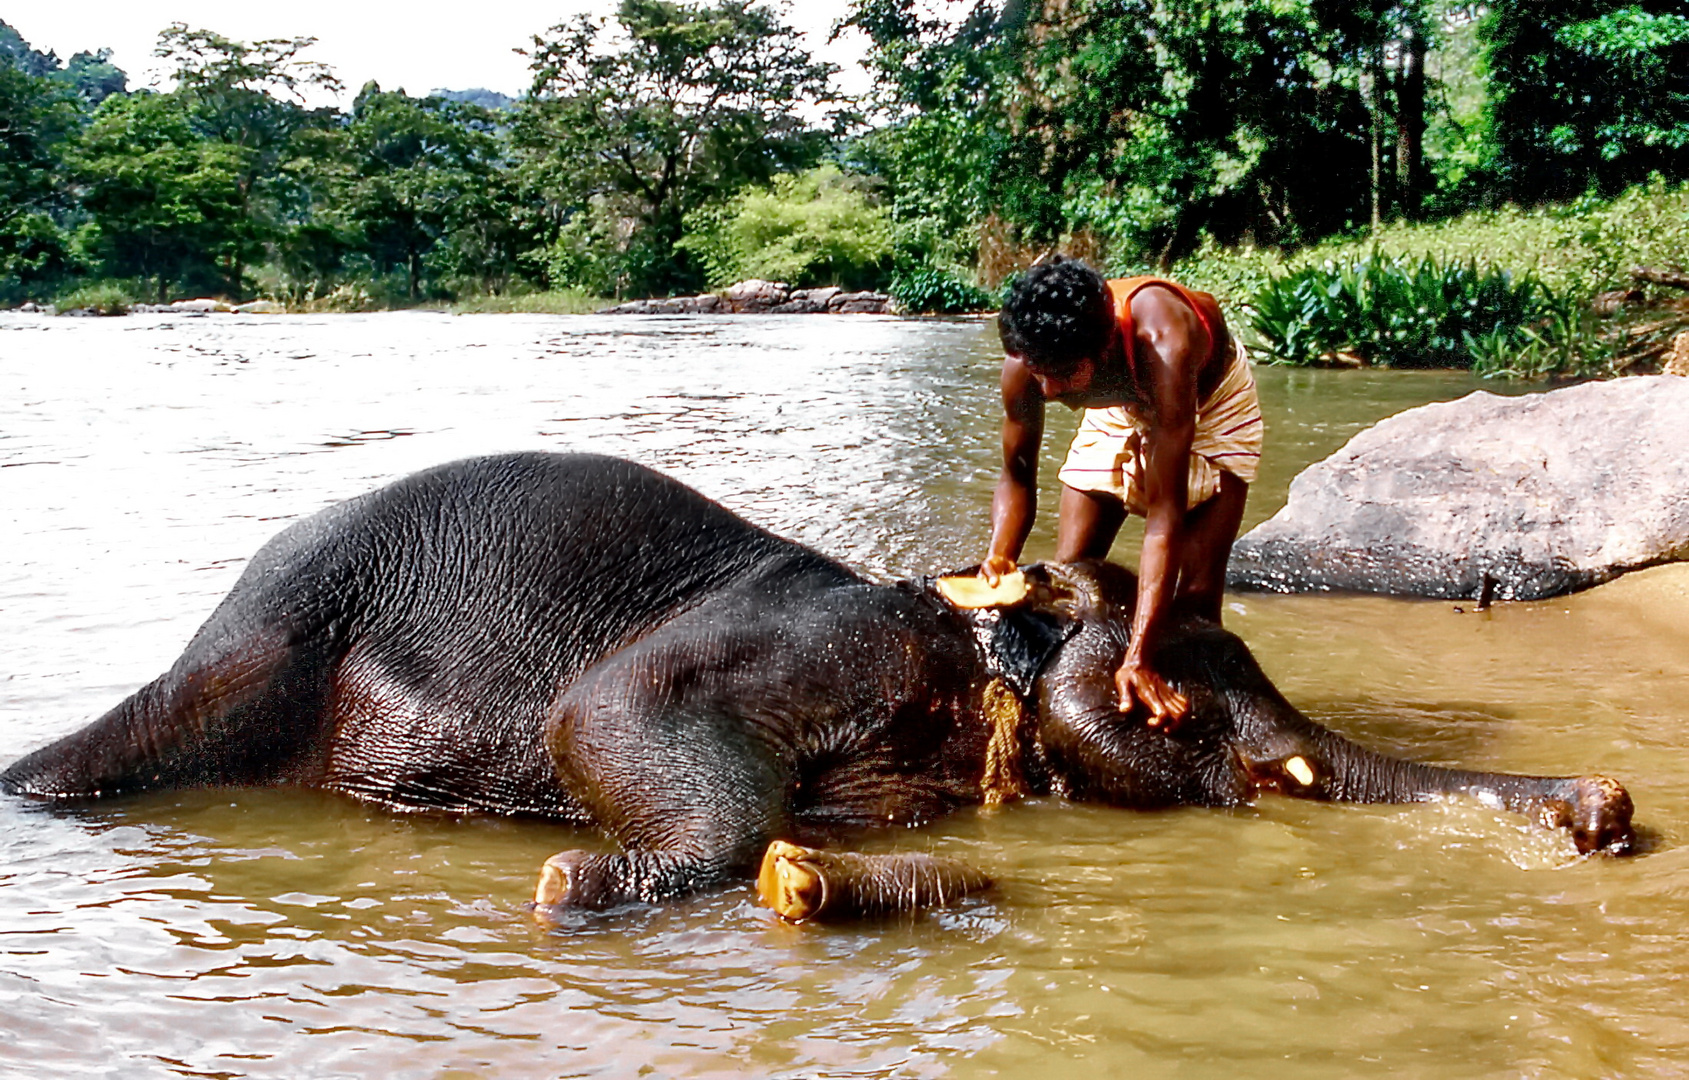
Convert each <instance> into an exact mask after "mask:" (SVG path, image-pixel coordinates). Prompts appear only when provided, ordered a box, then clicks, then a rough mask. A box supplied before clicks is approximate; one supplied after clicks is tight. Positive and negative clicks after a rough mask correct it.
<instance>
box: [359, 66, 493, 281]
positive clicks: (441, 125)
mask: <svg viewBox="0 0 1689 1080" xmlns="http://www.w3.org/2000/svg"><path fill="white" fill-rule="evenodd" d="M347 150H348V153H349V156H350V160H351V169H352V171H353V174H354V177H353V179H352V180H351V181H350V183H349V184H347V185H346V188H345V191H344V198H345V204H346V207H347V215H348V217H349V219H350V220H351V221H352V222H353V223H355V224H356V225H357V226H358V228H359V229H360V230H361V233H362V238H363V241H364V244H363V250H364V251H365V252H366V253H367V254H368V256H369V258H370V260H371V261H372V262H373V264H374V267H375V270H376V272H377V273H385V272H387V271H389V270H391V269H394V268H399V269H402V270H403V271H404V273H405V275H406V287H405V291H406V295H407V296H408V297H409V298H410V299H412V300H415V299H418V298H420V297H421V295H422V284H423V275H424V268H425V264H427V265H430V266H431V267H432V268H433V269H436V270H438V271H440V272H442V273H443V274H444V275H446V276H453V275H457V276H468V275H470V274H475V273H484V274H485V275H486V277H488V278H492V279H493V280H495V281H497V280H499V279H500V278H501V277H508V274H509V268H510V266H511V265H512V264H513V263H514V261H515V258H516V254H517V251H516V249H517V246H518V244H517V242H516V241H515V240H514V239H513V238H512V237H511V236H510V235H509V231H510V230H509V225H510V221H511V216H512V215H511V212H510V210H509V207H508V206H507V205H506V203H507V201H508V195H509V192H508V190H507V185H506V184H505V183H503V182H502V181H503V180H504V178H503V177H502V176H501V175H500V174H499V170H498V168H497V164H498V155H499V148H498V144H497V141H496V140H495V138H494V136H493V133H492V121H491V117H490V115H489V114H488V112H487V111H486V110H485V109H483V108H481V107H480V106H478V105H469V104H464V103H462V102H456V101H447V100H445V99H443V98H434V97H430V98H413V97H410V96H408V95H406V94H405V93H404V92H402V91H400V92H398V93H387V92H384V91H382V89H381V88H380V87H379V86H377V85H376V84H375V83H369V84H368V85H366V86H365V87H364V88H363V90H362V91H361V92H360V93H359V94H358V98H357V100H356V101H355V102H354V103H353V105H352V117H351V123H350V125H348V128H347Z"/></svg>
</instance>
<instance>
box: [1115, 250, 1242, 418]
mask: <svg viewBox="0 0 1689 1080" xmlns="http://www.w3.org/2000/svg"><path fill="white" fill-rule="evenodd" d="M1150 285H1160V286H1161V287H1163V288H1165V289H1170V290H1172V291H1173V293H1174V294H1175V295H1177V296H1178V297H1179V298H1180V299H1182V300H1183V301H1184V302H1185V303H1186V304H1188V305H1189V306H1190V309H1191V311H1193V312H1195V313H1196V320H1197V322H1199V323H1201V324H1202V331H1203V333H1205V334H1207V335H1208V359H1207V360H1206V361H1204V362H1203V365H1202V371H1201V373H1200V375H1199V376H1198V378H1197V382H1198V383H1200V384H1202V385H1201V386H1200V390H1201V393H1200V394H1199V398H1200V397H1205V396H1207V393H1208V392H1209V391H1210V390H1212V389H1213V388H1214V385H1215V384H1216V383H1218V382H1219V372H1221V371H1223V370H1225V366H1224V365H1223V364H1222V365H1216V364H1215V362H1214V361H1215V360H1216V359H1217V358H1218V357H1219V354H1220V351H1221V350H1222V349H1223V348H1224V346H1225V339H1223V338H1222V337H1221V336H1220V335H1219V334H1216V333H1215V332H1214V328H1215V327H1224V326H1225V324H1226V320H1225V317H1224V316H1223V315H1221V314H1220V302H1219V301H1218V300H1216V299H1214V297H1213V296H1212V295H1211V294H1209V293H1205V292H1197V291H1196V290H1195V289H1187V288H1185V287H1184V286H1183V285H1180V284H1178V283H1176V282H1172V281H1168V280H1167V279H1166V278H1158V277H1147V276H1146V277H1130V278H1114V279H1112V280H1111V281H1109V283H1108V291H1109V294H1110V295H1111V296H1113V297H1114V317H1115V319H1116V321H1118V322H1119V324H1120V333H1121V335H1122V337H1123V340H1124V341H1125V342H1126V343H1127V344H1126V363H1127V364H1128V365H1130V366H1131V367H1132V369H1133V371H1134V372H1135V371H1136V370H1137V355H1136V354H1137V350H1136V349H1134V348H1133V343H1134V342H1136V341H1137V329H1138V328H1137V324H1136V323H1135V322H1134V321H1133V319H1132V297H1134V296H1136V295H1137V294H1138V293H1139V292H1140V291H1142V290H1143V289H1145V288H1147V287H1148V286H1150ZM1135 377H1136V376H1135V375H1134V378H1135Z"/></svg>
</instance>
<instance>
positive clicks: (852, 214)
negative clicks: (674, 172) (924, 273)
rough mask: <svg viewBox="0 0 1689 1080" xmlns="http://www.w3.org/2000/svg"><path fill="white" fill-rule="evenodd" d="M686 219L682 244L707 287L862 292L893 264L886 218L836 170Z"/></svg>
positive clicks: (796, 177)
mask: <svg viewBox="0 0 1689 1080" xmlns="http://www.w3.org/2000/svg"><path fill="white" fill-rule="evenodd" d="M686 221H687V227H688V232H687V234H686V235H685V236H684V237H682V238H681V241H680V246H681V247H682V248H684V249H685V250H687V251H688V252H690V253H693V254H695V255H696V256H697V257H698V258H699V260H700V261H701V262H702V264H703V266H704V268H705V271H706V273H707V275H708V280H709V285H710V286H711V287H712V288H718V287H721V286H724V285H731V284H732V283H733V282H735V281H741V280H744V279H746V278H752V277H759V278H765V279H770V280H774V281H785V282H788V283H790V284H792V285H794V286H797V287H800V288H808V287H811V286H816V285H841V286H844V287H846V288H850V289H861V288H867V287H869V286H873V285H878V284H881V279H882V278H884V277H885V274H886V271H887V269H888V268H889V262H890V259H891V253H892V237H891V220H890V217H889V215H888V214H887V212H886V211H885V209H884V208H883V207H880V206H877V205H875V203H874V202H873V200H871V199H870V197H869V193H868V191H867V190H866V186H865V184H864V182H863V180H862V178H860V177H852V176H848V175H846V174H845V173H843V172H841V171H840V169H839V167H838V166H836V165H822V166H820V167H818V168H815V169H811V170H809V171H808V172H804V173H798V174H785V175H782V176H776V177H775V178H774V181H773V183H771V184H770V185H769V186H767V187H751V188H747V189H745V190H744V191H741V192H740V193H739V194H737V195H735V196H734V197H733V198H731V199H729V200H728V201H727V203H726V204H725V205H724V206H722V207H718V208H709V209H705V210H700V211H695V212H694V213H692V214H689V215H687V219H686Z"/></svg>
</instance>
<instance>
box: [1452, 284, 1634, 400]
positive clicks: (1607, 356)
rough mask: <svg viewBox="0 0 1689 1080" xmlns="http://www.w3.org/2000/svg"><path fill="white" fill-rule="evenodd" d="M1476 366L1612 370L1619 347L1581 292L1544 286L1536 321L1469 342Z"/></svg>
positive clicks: (1517, 372)
mask: <svg viewBox="0 0 1689 1080" xmlns="http://www.w3.org/2000/svg"><path fill="white" fill-rule="evenodd" d="M1468 346H1469V351H1470V352H1471V354H1472V370H1473V371H1475V372H1477V373H1479V374H1480V375H1489V376H1505V377H1508V378H1542V377H1545V376H1551V375H1552V376H1600V375H1611V374H1612V373H1613V370H1612V361H1613V358H1614V348H1613V343H1612V341H1611V340H1609V339H1608V338H1606V337H1605V336H1604V335H1603V334H1602V333H1601V331H1600V329H1599V327H1598V326H1597V320H1596V317H1595V314H1594V312H1593V311H1591V310H1590V307H1589V304H1588V302H1587V301H1586V300H1585V299H1584V298H1583V297H1581V296H1576V295H1573V294H1570V293H1564V292H1562V293H1556V292H1554V291H1552V290H1550V289H1544V290H1543V295H1542V310H1541V312H1540V315H1539V318H1538V319H1537V321H1536V322H1534V323H1532V324H1530V325H1526V326H1523V327H1520V328H1517V329H1516V330H1507V331H1503V330H1501V329H1500V328H1498V329H1497V330H1496V331H1495V332H1493V333H1491V334H1487V335H1474V336H1473V337H1472V339H1471V340H1470V341H1469V342H1468Z"/></svg>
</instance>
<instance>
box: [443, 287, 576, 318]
mask: <svg viewBox="0 0 1689 1080" xmlns="http://www.w3.org/2000/svg"><path fill="white" fill-rule="evenodd" d="M602 307H604V298H603V297H601V296H596V295H594V294H592V293H589V292H586V291H584V290H581V289H555V290H548V291H545V292H511V293H505V294H503V295H499V296H490V295H486V294H482V295H478V296H469V297H465V298H463V299H460V300H455V301H453V302H452V303H451V304H449V305H448V306H447V310H448V311H450V312H451V313H452V314H454V315H503V314H509V313H512V312H521V313H523V314H528V315H587V314H591V313H592V312H594V311H597V310H599V309H600V308H602Z"/></svg>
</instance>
